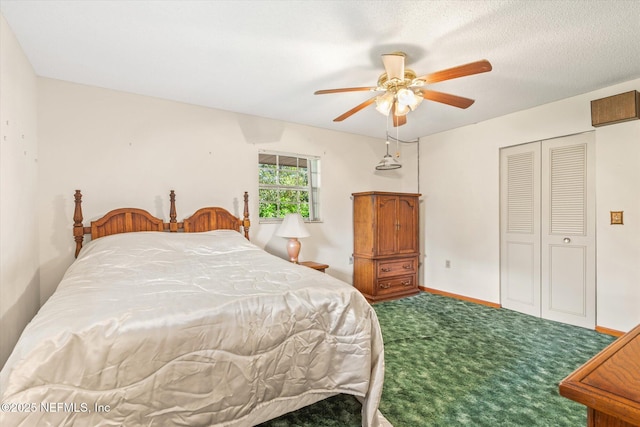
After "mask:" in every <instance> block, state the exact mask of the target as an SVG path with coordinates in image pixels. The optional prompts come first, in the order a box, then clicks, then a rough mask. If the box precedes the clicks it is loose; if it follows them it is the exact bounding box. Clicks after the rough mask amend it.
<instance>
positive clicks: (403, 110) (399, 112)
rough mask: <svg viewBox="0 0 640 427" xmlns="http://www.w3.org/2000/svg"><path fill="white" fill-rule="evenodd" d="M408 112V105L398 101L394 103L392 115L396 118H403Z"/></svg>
mask: <svg viewBox="0 0 640 427" xmlns="http://www.w3.org/2000/svg"><path fill="white" fill-rule="evenodd" d="M409 111H410V108H409V106H408V105H406V104H403V103H402V102H400V101H396V108H395V111H394V114H395V115H396V116H405V115H406V114H407V113H408V112H409Z"/></svg>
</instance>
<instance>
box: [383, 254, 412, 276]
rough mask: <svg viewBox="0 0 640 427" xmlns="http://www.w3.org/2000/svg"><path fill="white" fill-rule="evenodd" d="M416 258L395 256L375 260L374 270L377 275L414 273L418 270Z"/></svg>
mask: <svg viewBox="0 0 640 427" xmlns="http://www.w3.org/2000/svg"><path fill="white" fill-rule="evenodd" d="M417 261H418V259H417V258H416V257H410V258H395V259H391V260H384V261H377V262H376V270H377V274H378V277H379V278H381V277H392V276H398V275H399V274H414V273H415V272H416V271H418V266H417Z"/></svg>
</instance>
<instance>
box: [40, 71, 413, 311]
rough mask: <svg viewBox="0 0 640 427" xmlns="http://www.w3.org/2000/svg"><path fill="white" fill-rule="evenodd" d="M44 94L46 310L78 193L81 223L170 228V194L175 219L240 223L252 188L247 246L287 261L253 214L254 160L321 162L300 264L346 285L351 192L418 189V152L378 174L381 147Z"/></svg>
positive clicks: (72, 92) (121, 98)
mask: <svg viewBox="0 0 640 427" xmlns="http://www.w3.org/2000/svg"><path fill="white" fill-rule="evenodd" d="M38 95H39V103H38V116H39V117H38V122H39V140H40V163H39V164H40V229H41V235H40V258H41V300H42V301H43V302H44V301H46V299H47V298H48V297H49V296H50V295H51V293H52V292H53V291H54V290H55V287H56V285H57V283H58V281H59V280H60V278H61V277H62V274H63V273H64V271H65V270H66V268H67V267H68V266H69V265H70V263H71V262H72V261H73V249H74V242H73V238H72V223H73V221H72V216H73V192H74V190H75V189H81V190H82V192H83V195H84V197H83V205H82V206H83V212H84V216H85V225H87V224H88V221H89V220H92V219H96V218H97V217H99V216H101V215H102V214H104V213H106V212H107V211H109V210H111V209H115V208H119V207H125V206H127V207H138V208H142V209H146V210H148V211H149V212H151V213H152V214H154V215H156V216H158V217H161V218H165V220H168V216H169V199H168V194H169V190H172V189H173V190H175V191H176V195H177V197H176V198H177V201H176V204H177V210H178V218H179V220H181V219H182V218H184V217H186V216H188V215H190V214H191V213H193V212H195V210H196V209H198V208H200V207H203V206H223V207H226V208H227V209H229V210H231V211H232V212H233V213H235V214H237V215H241V214H242V194H243V192H244V191H248V192H249V196H250V204H251V212H250V214H251V218H252V228H251V236H252V237H251V239H252V241H253V242H254V243H256V244H258V245H259V246H262V247H265V248H267V250H269V251H272V252H275V253H276V254H278V255H280V256H282V257H283V258H285V257H286V252H285V244H286V240H285V239H283V238H280V237H274V236H273V235H274V233H275V229H276V226H275V225H273V224H262V225H261V224H259V221H258V218H257V199H256V197H257V179H258V175H257V170H258V168H257V162H258V152H259V150H275V151H284V152H293V153H299V154H308V155H317V156H320V158H321V174H322V175H321V190H320V197H321V215H322V219H323V222H322V223H317V224H316V223H314V224H309V231H310V232H311V235H312V237H310V238H306V239H304V240H303V241H302V252H301V256H300V258H301V261H304V260H316V261H319V262H324V263H327V264H329V265H330V268H329V270H327V272H328V274H331V275H334V276H336V277H338V278H341V279H343V280H345V281H348V282H350V281H351V276H352V266H351V265H350V264H349V257H350V255H351V253H352V250H353V248H352V242H353V236H352V233H353V231H352V230H353V228H352V224H351V217H352V215H351V213H352V207H351V200H350V195H351V193H352V192H356V191H367V190H374V189H375V190H387V191H415V190H416V188H415V187H417V177H416V166H417V165H416V163H415V154H416V150H417V145H414V146H403V147H402V150H403V156H405V157H408V158H411V159H413V160H410V161H409V162H408V165H407V166H406V167H403V168H402V169H399V170H398V171H391V172H385V173H380V172H378V173H374V166H375V165H376V164H377V162H378V161H379V160H380V158H381V157H382V155H383V154H384V149H385V148H384V140H383V139H375V138H369V137H361V136H355V135H350V134H346V133H340V132H333V131H327V130H323V129H318V128H312V127H307V126H300V125H294V124H290V123H285V122H280V121H275V120H268V119H261V118H257V117H252V116H245V115H240V114H235V113H231V112H225V111H219V110H213V109H209V108H203V107H197V106H193V105H187V104H182V103H177V102H171V101H166V100H161V99H156V98H150V97H144V96H140V95H133V94H128V93H123V92H116V91H111V90H106V89H100V88H96V87H90V86H83V85H78V84H72V83H68V82H62V81H58V80H52V79H45V78H40V79H39V86H38ZM381 119H383V117H382V116H381ZM381 137H383V136H382V135H381Z"/></svg>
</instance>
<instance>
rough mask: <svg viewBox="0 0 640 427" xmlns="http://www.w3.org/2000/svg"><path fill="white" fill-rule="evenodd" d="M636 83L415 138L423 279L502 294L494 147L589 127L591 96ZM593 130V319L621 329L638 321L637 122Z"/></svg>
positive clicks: (454, 289)
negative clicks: (619, 216) (618, 220)
mask: <svg viewBox="0 0 640 427" xmlns="http://www.w3.org/2000/svg"><path fill="white" fill-rule="evenodd" d="M633 89H640V80H634V81H630V82H627V83H624V84H620V85H616V86H612V87H608V88H605V89H602V90H598V91H595V92H591V93H588V94H584V95H580V96H576V97H573V98H569V99H565V100H562V101H559V102H554V103H551V104H547V105H543V106H540V107H536V108H532V109H529V110H526V111H521V112H518V113H514V114H510V115H507V116H503V117H499V118H496V119H493V120H488V121H485V122H482V123H478V124H475V125H472V126H466V127H463V128H459V129H455V130H452V131H449V132H443V133H440V134H437V135H432V136H429V137H425V138H422V139H421V141H420V150H421V151H420V159H421V164H420V169H421V171H420V177H421V179H420V189H421V191H422V193H423V195H424V196H423V199H424V204H425V215H424V217H423V218H424V222H423V225H424V241H425V243H424V246H425V255H426V258H425V262H424V266H425V267H424V268H425V282H424V283H423V285H424V286H426V287H429V288H435V289H439V290H443V291H446V292H451V293H455V294H459V295H464V296H468V297H472V298H477V299H480V300H485V301H489V302H495V303H499V301H500V240H499V236H500V228H499V226H500V223H499V212H500V211H499V207H500V199H499V160H500V159H499V149H500V148H501V147H506V146H510V145H517V144H522V143H527V142H532V141H537V140H543V139H548V138H555V137H559V136H564V135H570V134H574V133H579V132H585V131H594V129H595V128H593V127H592V126H591V111H590V101H591V100H594V99H599V98H602V97H605V96H610V95H615V94H618V93H622V92H626V91H629V90H633ZM595 132H596V193H597V194H596V200H597V201H596V204H597V218H596V221H597V245H598V261H597V324H598V326H601V327H605V328H611V329H615V330H620V331H628V330H630V329H631V328H632V327H633V326H635V325H636V324H638V323H640V309H638V307H640V190H638V189H639V188H640V121H633V122H627V123H622V124H616V125H610V126H605V127H601V128H597V130H595ZM610 210H624V215H625V225H624V226H611V225H609V211H610ZM445 260H450V261H451V268H445Z"/></svg>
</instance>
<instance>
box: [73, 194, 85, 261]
mask: <svg viewBox="0 0 640 427" xmlns="http://www.w3.org/2000/svg"><path fill="white" fill-rule="evenodd" d="M74 199H75V205H76V206H75V210H74V211H73V238H74V240H75V241H76V258H77V257H78V254H79V253H80V249H82V241H83V240H84V226H83V225H82V219H83V218H82V193H81V192H80V190H76V193H75V195H74Z"/></svg>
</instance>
